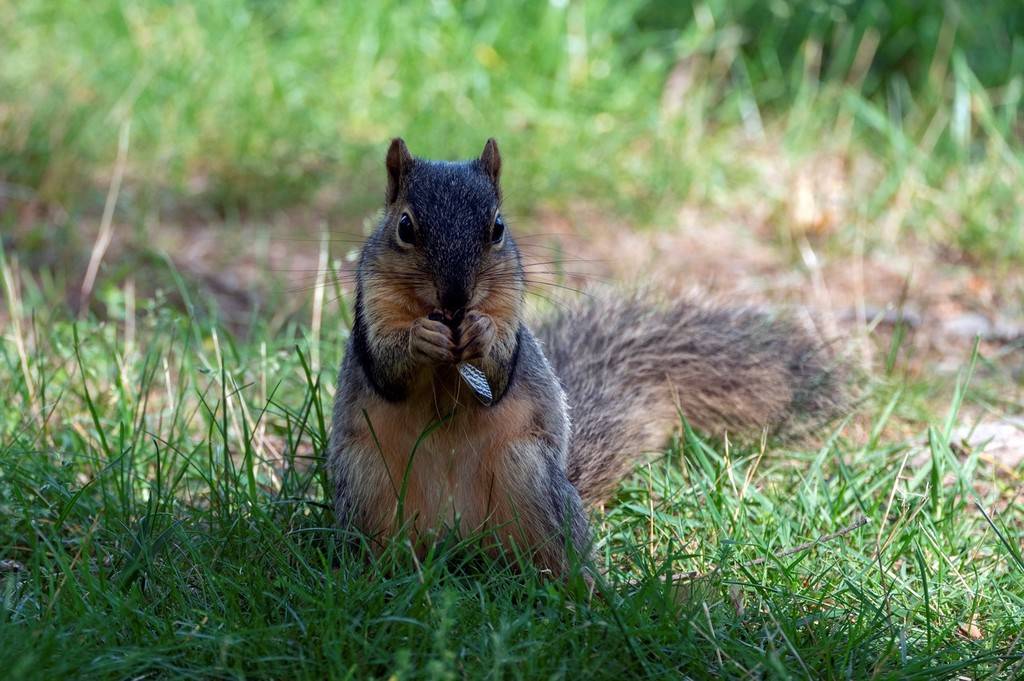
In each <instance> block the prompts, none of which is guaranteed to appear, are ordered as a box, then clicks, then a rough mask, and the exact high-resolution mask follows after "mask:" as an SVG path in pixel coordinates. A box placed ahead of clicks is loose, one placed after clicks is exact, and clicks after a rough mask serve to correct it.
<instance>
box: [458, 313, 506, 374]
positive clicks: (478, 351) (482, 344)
mask: <svg viewBox="0 0 1024 681" xmlns="http://www.w3.org/2000/svg"><path fill="white" fill-rule="evenodd" d="M497 335H498V330H497V328H496V327H495V325H494V320H493V319H491V317H490V316H489V315H486V314H484V313H482V312H477V311H476V310H470V311H469V312H467V313H466V317H465V319H463V320H462V325H461V326H460V327H459V339H460V340H461V341H462V344H461V345H460V346H459V347H458V348H456V349H455V355H456V356H457V357H458V359H459V361H460V362H465V361H467V360H471V359H480V358H481V357H486V356H487V355H488V353H490V351H491V346H492V345H494V339H495V338H496V337H497Z"/></svg>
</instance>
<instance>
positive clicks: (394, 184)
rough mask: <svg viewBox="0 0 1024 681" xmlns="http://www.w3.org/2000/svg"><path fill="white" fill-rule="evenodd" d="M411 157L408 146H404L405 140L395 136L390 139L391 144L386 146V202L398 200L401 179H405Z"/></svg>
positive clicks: (410, 165) (410, 164) (411, 160)
mask: <svg viewBox="0 0 1024 681" xmlns="http://www.w3.org/2000/svg"><path fill="white" fill-rule="evenodd" d="M412 163H413V159H412V154H410V153H409V147H407V146H405V140H403V139H402V138H401V137H396V138H394V139H393V140H391V146H390V147H388V156H387V166H388V197H387V198H388V203H389V204H391V203H394V202H395V201H397V200H398V194H399V192H400V190H401V188H402V181H403V180H404V179H405V175H406V173H408V172H409V169H410V168H411V167H412Z"/></svg>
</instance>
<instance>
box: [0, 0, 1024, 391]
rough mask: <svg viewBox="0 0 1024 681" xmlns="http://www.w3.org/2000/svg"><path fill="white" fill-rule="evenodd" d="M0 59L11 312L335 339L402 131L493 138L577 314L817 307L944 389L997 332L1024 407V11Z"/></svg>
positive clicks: (102, 33) (508, 27) (282, 41)
mask: <svg viewBox="0 0 1024 681" xmlns="http://www.w3.org/2000/svg"><path fill="white" fill-rule="evenodd" d="M0 45H3V48H2V57H0V232H2V235H3V239H2V247H3V253H4V267H5V270H6V271H7V272H8V274H9V278H10V280H11V282H15V283H10V286H9V288H11V287H15V286H16V287H17V289H18V290H17V295H16V296H12V295H8V296H7V297H5V306H7V307H9V306H11V305H13V304H15V301H16V302H17V304H19V305H21V306H27V307H32V306H42V305H45V306H48V307H50V308H57V309H62V308H63V309H66V310H67V312H68V314H69V315H81V314H85V313H86V312H89V313H92V314H94V315H96V316H97V317H99V318H101V319H104V318H106V319H119V318H123V317H124V316H125V315H126V314H128V313H127V312H125V310H127V309H130V310H132V311H134V310H136V309H139V310H142V309H144V308H146V307H147V306H150V307H153V306H163V305H169V306H177V307H179V308H182V309H185V308H187V309H188V311H189V313H191V314H195V315H200V316H203V317H205V318H209V319H214V320H217V321H218V322H220V323H223V324H224V325H225V326H226V327H227V328H228V329H230V330H231V331H233V332H234V333H237V334H238V335H239V336H240V337H244V336H245V335H246V334H247V333H249V330H250V329H251V326H252V323H253V320H254V319H260V320H261V324H263V325H265V328H269V329H270V330H271V331H272V332H273V333H278V332H280V331H282V330H285V331H287V329H290V328H292V326H291V325H292V324H299V325H300V326H301V325H303V324H305V325H308V324H309V323H310V317H309V315H310V314H311V313H310V310H311V309H315V314H322V316H323V318H324V319H326V320H327V321H326V322H324V323H326V324H332V325H333V324H337V323H338V322H337V321H336V320H338V319H342V320H343V319H344V318H345V291H346V288H347V280H346V277H345V272H347V271H349V270H350V268H351V260H352V257H353V254H354V252H355V249H356V248H357V246H358V243H359V240H360V239H361V238H362V236H363V235H364V234H365V233H366V230H367V229H368V228H369V227H370V226H371V225H372V223H373V219H374V215H375V211H376V210H378V208H379V206H380V204H381V200H382V193H383V185H384V179H383V167H382V166H383V161H382V159H383V154H384V151H385V149H386V144H387V141H388V140H389V138H390V137H392V136H396V135H401V136H403V137H405V138H406V140H407V141H408V143H409V145H410V147H411V149H412V151H413V153H415V154H418V155H423V156H429V157H440V158H466V157H471V156H474V155H476V154H478V153H479V151H480V148H481V147H482V145H483V142H484V140H485V139H486V138H487V137H489V136H494V137H496V138H497V139H498V140H499V142H500V144H501V148H502V153H503V156H504V159H505V166H504V167H505V180H504V183H505V193H506V202H507V207H506V212H507V213H508V215H509V216H510V218H511V223H512V225H513V229H514V230H515V231H516V233H517V234H519V235H524V238H523V242H524V244H525V249H526V250H527V252H528V254H529V255H530V256H531V257H533V258H535V259H540V260H542V261H550V262H552V263H553V266H552V272H553V276H554V277H555V278H556V280H557V281H558V282H559V288H550V289H549V290H547V291H546V292H542V293H546V296H547V298H548V299H551V298H554V300H553V301H549V302H553V304H560V302H561V301H562V300H564V299H565V298H566V297H567V296H568V297H571V295H572V292H571V291H569V290H568V289H575V288H584V287H585V286H588V285H590V284H592V283H593V282H595V281H608V280H615V281H618V280H626V281H630V280H633V281H635V280H637V279H638V276H637V273H638V272H640V273H642V278H641V279H640V280H641V281H642V282H643V283H652V282H653V285H655V286H656V287H658V288H664V289H666V290H669V291H675V290H682V289H689V288H693V287H699V288H701V289H705V290H710V291H713V292H715V293H716V294H721V295H726V296H739V297H743V298H744V299H751V300H758V301H768V302H772V303H776V302H783V303H798V304H800V305H806V306H808V307H809V308H810V309H812V310H814V312H815V314H817V315H820V316H821V319H822V320H823V321H822V323H823V324H824V325H825V327H826V331H827V332H829V333H830V334H831V335H837V336H840V337H842V338H843V339H844V343H847V344H848V345H849V346H850V347H849V348H848V349H849V350H850V351H851V352H853V353H855V354H857V355H858V356H860V357H862V358H863V360H864V362H865V363H866V364H867V366H868V367H869V368H870V369H872V370H877V369H885V370H891V369H892V367H893V365H894V360H895V356H897V355H899V356H901V357H903V358H904V359H906V360H907V361H906V362H904V363H902V364H901V366H902V367H903V368H904V369H905V370H906V371H908V372H910V373H912V374H916V375H918V376H931V375H934V374H943V373H946V374H949V373H951V372H952V371H954V370H955V369H956V368H958V367H959V366H961V365H962V364H963V363H964V362H965V361H966V359H967V357H968V356H969V353H970V348H971V345H972V344H973V342H974V339H975V338H976V337H980V339H981V342H982V344H983V350H984V353H983V354H984V356H985V358H986V362H985V363H984V366H983V367H982V369H981V371H982V372H983V373H984V372H986V371H987V372H988V373H989V375H990V376H991V377H993V379H994V381H995V382H994V383H993V389H992V394H991V401H992V403H993V404H996V405H1000V406H1004V407H1005V406H1007V405H1019V402H1020V400H1019V396H1020V386H1021V381H1022V378H1021V372H1022V367H1024V360H1022V355H1024V352H1022V351H1021V349H1022V345H1024V322H1022V320H1024V310H1022V305H1024V304H1022V298H1024V296H1022V292H1024V266H1022V262H1024V203H1022V201H1021V199H1020V195H1021V189H1022V170H1024V167H1022V163H1024V153H1022V150H1024V145H1022V133H1024V116H1022V98H1024V70H1022V67H1024V4H1021V3H1020V2H1018V1H1016V0H1004V1H996V0H992V1H990V2H984V3H970V2H963V3H961V2H952V1H949V2H917V1H914V0H847V1H837V2H824V1H819V0H773V1H771V2H760V1H753V0H729V1H726V0H721V1H716V0H708V1H703V2H672V1H668V0H616V1H614V2H613V1H602V0H596V1H593V2H586V3H582V2H572V1H569V0H531V1H529V2H523V3H517V4H516V5H515V6H514V7H511V6H510V7H496V6H495V5H494V4H493V3H488V2H483V1H473V0H466V1H461V2H455V1H446V0H433V1H430V2H397V1H395V2H373V3H333V2H317V1H313V0H293V1H292V2H288V3H278V2H270V1H268V0H219V1H218V2H161V1H143V2H124V1H122V0H92V1H91V2H52V1H49V2H48V1H45V0H17V2H14V1H11V0H7V1H6V2H0ZM525 235H529V236H525ZM563 286H564V287H565V288H562V287H563ZM12 290H13V289H12ZM325 291H326V293H325ZM318 296H319V298H318ZM540 304H541V305H543V304H544V303H543V302H542V303H540ZM0 314H3V313H0ZM314 322H315V323H317V324H319V323H320V322H319V321H318V320H314ZM1013 408H1014V409H1016V407H1013Z"/></svg>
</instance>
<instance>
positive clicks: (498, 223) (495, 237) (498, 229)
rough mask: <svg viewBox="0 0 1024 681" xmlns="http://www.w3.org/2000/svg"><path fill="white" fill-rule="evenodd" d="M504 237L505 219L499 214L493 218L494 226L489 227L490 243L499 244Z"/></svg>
mask: <svg viewBox="0 0 1024 681" xmlns="http://www.w3.org/2000/svg"><path fill="white" fill-rule="evenodd" d="M504 238H505V221H504V220H502V219H501V216H500V215H499V216H498V217H496V218H494V227H492V228H491V243H492V244H499V243H501V240H502V239H504Z"/></svg>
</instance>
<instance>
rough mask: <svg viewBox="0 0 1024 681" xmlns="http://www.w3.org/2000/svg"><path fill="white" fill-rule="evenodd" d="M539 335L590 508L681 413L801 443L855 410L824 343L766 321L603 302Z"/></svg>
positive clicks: (627, 301) (635, 301) (736, 312)
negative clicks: (568, 420) (563, 399)
mask: <svg viewBox="0 0 1024 681" xmlns="http://www.w3.org/2000/svg"><path fill="white" fill-rule="evenodd" d="M537 335H538V337H539V338H540V340H541V341H542V343H543V344H544V351H545V354H546V355H547V357H548V359H549V360H550V361H551V364H552V366H553V367H554V370H555V373H556V374H557V375H558V377H559V379H560V380H561V381H562V385H563V387H564V388H565V391H566V394H567V397H568V400H569V405H570V413H571V414H572V428H573V430H572V442H571V445H570V453H569V479H570V480H571V481H572V482H573V484H575V485H576V487H577V489H578V490H579V491H580V494H581V495H582V497H583V499H584V501H585V502H587V503H595V502H598V501H601V500H603V499H604V498H606V497H607V496H608V495H609V494H610V493H611V492H612V491H614V489H615V486H616V485H617V484H618V483H619V481H620V480H621V479H622V477H623V476H625V475H627V474H628V473H629V472H630V471H631V470H632V469H633V467H634V466H635V465H636V463H637V461H638V459H639V457H640V456H641V455H643V454H646V453H650V452H653V451H657V450H658V449H660V448H662V447H664V445H665V442H666V440H667V438H668V436H669V434H670V433H671V431H672V429H673V428H674V427H676V426H677V425H678V423H679V415H678V414H679V410H681V411H682V413H683V415H684V416H685V417H686V419H687V420H688V421H689V422H690V424H691V425H693V427H694V428H695V429H697V430H700V431H703V432H706V433H710V434H719V433H723V432H728V433H729V434H730V435H740V436H756V435H759V434H760V433H761V432H762V430H763V429H765V428H767V429H768V431H769V432H770V433H772V434H775V435H781V436H783V437H789V438H792V437H800V436H804V435H807V434H810V433H811V432H812V431H813V429H814V428H815V427H816V426H820V425H822V424H823V423H825V422H826V421H827V420H828V419H830V418H831V417H833V416H835V415H836V414H837V413H838V412H839V411H840V410H841V408H842V406H843V404H844V403H845V401H846V400H845V393H846V383H845V377H844V372H843V371H842V368H841V367H840V365H839V364H838V363H837V362H836V360H835V359H834V358H832V357H831V356H830V355H829V353H828V352H827V351H826V349H825V348H824V347H823V345H822V343H821V342H820V341H818V340H816V339H814V338H813V337H812V336H811V335H810V334H809V333H808V332H807V331H805V330H804V329H803V328H802V327H801V326H800V325H798V324H796V323H794V322H793V321H792V320H789V319H786V318H784V317H779V316H775V315H772V314H769V313H767V312H765V311H763V310H757V309H753V308H748V307H735V308H727V307H726V308H719V307H713V306H710V305H707V304H702V303H698V302H695V301H693V300H682V301H673V302H670V303H665V304H656V303H653V302H651V301H650V300H648V299H647V298H646V297H645V296H643V295H619V296H618V297H617V298H616V297H612V296H608V295H598V296H596V297H593V298H590V299H588V300H587V301H586V302H584V303H583V304H581V305H580V306H578V307H576V308H574V309H572V310H570V311H567V312H563V313H562V314H560V315H557V316H555V317H553V318H551V319H549V320H547V322H545V323H544V324H542V325H541V326H540V328H539V329H538V334H537Z"/></svg>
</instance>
